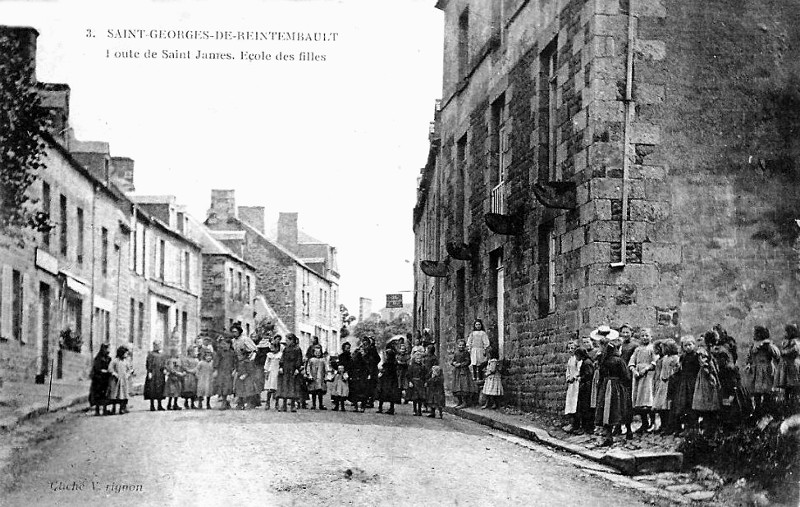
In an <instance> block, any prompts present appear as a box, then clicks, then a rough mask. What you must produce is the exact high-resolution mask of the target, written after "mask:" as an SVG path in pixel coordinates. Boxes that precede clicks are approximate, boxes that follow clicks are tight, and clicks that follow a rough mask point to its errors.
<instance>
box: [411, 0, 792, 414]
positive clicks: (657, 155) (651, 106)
mask: <svg viewBox="0 0 800 507" xmlns="http://www.w3.org/2000/svg"><path fill="white" fill-rule="evenodd" d="M436 8H438V9H440V10H441V11H442V12H443V13H444V24H445V27H444V33H445V36H444V66H443V90H442V98H441V101H440V102H439V103H438V104H437V107H436V111H435V116H434V122H433V125H432V127H431V129H430V150H429V156H428V159H427V162H426V164H425V167H424V169H423V170H422V172H421V175H420V179H419V185H418V193H417V203H416V207H415V209H414V214H413V227H414V234H415V242H416V243H415V251H416V262H415V291H414V296H415V297H414V300H415V305H414V318H415V327H416V328H418V329H419V328H422V327H428V328H430V329H432V330H433V331H434V334H435V335H436V336H437V337H438V339H439V340H440V349H441V350H442V353H443V354H449V353H451V352H452V350H453V347H454V342H455V340H456V339H457V338H461V337H464V336H466V334H467V333H468V332H469V330H470V329H471V325H472V322H473V320H474V319H476V318H481V319H483V322H484V323H485V324H486V327H487V329H488V331H489V334H490V337H491V340H492V343H493V345H494V347H495V348H496V349H499V355H500V358H501V359H503V360H504V364H505V368H504V383H505V386H506V392H507V393H508V394H507V396H508V398H509V400H508V401H510V402H512V403H515V404H518V405H520V406H523V407H527V408H536V407H538V408H548V409H556V408H558V407H559V406H563V396H564V392H565V390H566V385H565V384H564V379H563V375H564V368H565V365H566V361H567V358H568V351H567V343H568V342H569V341H570V340H571V339H575V338H577V337H581V336H585V335H587V334H588V333H589V332H590V331H591V330H592V329H593V328H595V327H597V326H599V325H602V324H609V325H612V326H615V327H616V326H619V325H621V324H623V323H630V324H632V325H633V326H636V327H649V328H652V330H653V334H654V336H655V337H657V338H663V337H675V336H679V335H682V334H699V333H701V332H703V331H705V330H707V329H709V328H710V327H711V326H713V325H714V324H716V323H720V324H722V325H723V327H725V328H726V329H727V330H728V331H729V332H730V333H731V334H732V335H733V336H735V337H736V338H737V339H738V340H739V341H740V342H745V343H746V342H747V341H748V340H749V339H750V338H751V336H752V330H753V326H754V325H766V326H768V327H770V329H772V330H773V332H774V333H775V334H780V332H781V331H780V330H782V328H783V325H784V324H786V323H787V322H793V321H796V319H797V301H798V299H799V298H798V296H800V274H799V272H798V266H800V262H798V260H799V258H798V251H800V248H799V247H800V241H798V234H800V228H798V227H797V225H796V223H795V219H796V217H797V210H798V209H800V176H798V174H800V173H798V171H799V170H800V169H799V168H800V165H798V163H799V162H800V149H798V148H800V138H798V137H797V135H796V132H797V129H798V128H800V122H798V116H797V96H798V95H797V93H798V92H797V76H798V75H800V48H798V46H797V45H791V44H786V43H785V41H786V40H791V39H792V38H793V37H796V34H797V28H796V27H797V26H798V22H800V10H798V9H797V6H796V4H795V3H794V2H790V1H788V0H782V1H777V2H765V1H751V2H746V3H737V4H736V6H735V7H734V6H732V4H731V2H724V1H706V2H697V1H695V0H673V1H670V2H665V1H663V0H625V1H622V0H619V1H618V0H601V1H586V0H556V1H524V0H504V1H496V2H485V1H481V0H438V1H437V2H436ZM792 133H794V134H792ZM447 363H448V362H447V361H443V364H444V365H445V366H446V367H447Z"/></svg>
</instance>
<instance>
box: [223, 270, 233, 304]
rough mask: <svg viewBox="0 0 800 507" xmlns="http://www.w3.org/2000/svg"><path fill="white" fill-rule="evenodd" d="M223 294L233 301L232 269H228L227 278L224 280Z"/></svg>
mask: <svg viewBox="0 0 800 507" xmlns="http://www.w3.org/2000/svg"><path fill="white" fill-rule="evenodd" d="M225 292H227V293H228V294H229V295H230V297H231V299H233V268H228V276H227V277H226V278H225Z"/></svg>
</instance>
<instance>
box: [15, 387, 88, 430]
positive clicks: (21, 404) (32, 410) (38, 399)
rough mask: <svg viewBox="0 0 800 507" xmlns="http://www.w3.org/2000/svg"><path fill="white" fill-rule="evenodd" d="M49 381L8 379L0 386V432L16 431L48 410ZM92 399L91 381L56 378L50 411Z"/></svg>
mask: <svg viewBox="0 0 800 507" xmlns="http://www.w3.org/2000/svg"><path fill="white" fill-rule="evenodd" d="M49 387H50V386H49V385H48V384H34V383H22V382H5V383H4V384H3V387H2V388H0V431H10V430H13V429H14V428H15V427H16V426H17V425H18V424H20V423H21V422H22V421H25V420H26V419H30V418H33V417H37V416H39V415H41V414H44V413H47V393H48V390H49ZM88 402H89V382H88V381H83V382H61V381H54V382H53V389H52V392H51V396H50V411H51V412H55V411H57V410H62V409H65V408H67V407H71V406H73V405H78V404H81V403H88Z"/></svg>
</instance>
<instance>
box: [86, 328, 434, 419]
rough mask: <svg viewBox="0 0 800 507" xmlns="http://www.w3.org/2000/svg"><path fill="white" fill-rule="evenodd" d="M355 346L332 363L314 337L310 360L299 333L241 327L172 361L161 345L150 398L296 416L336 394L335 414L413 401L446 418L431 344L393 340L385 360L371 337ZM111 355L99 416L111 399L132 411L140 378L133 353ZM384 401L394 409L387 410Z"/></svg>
mask: <svg viewBox="0 0 800 507" xmlns="http://www.w3.org/2000/svg"><path fill="white" fill-rule="evenodd" d="M350 348H351V345H350V344H349V343H344V344H343V346H342V351H341V353H340V354H339V355H338V356H337V357H335V358H326V357H325V355H324V354H323V350H322V347H321V346H320V345H319V343H318V341H317V340H316V339H315V340H314V342H313V343H312V344H311V345H310V346H309V347H308V349H307V350H306V353H305V355H304V354H303V353H302V352H301V351H300V348H299V346H298V339H297V337H296V336H295V335H294V334H291V333H290V334H287V335H286V339H285V341H283V338H282V337H281V336H280V335H276V336H274V337H272V338H271V339H264V340H261V341H259V342H256V341H253V340H252V339H251V338H250V337H247V336H245V335H243V333H242V329H241V326H240V325H237V324H234V325H233V326H232V327H231V333H230V334H228V335H227V336H225V337H221V338H220V339H219V340H218V341H217V343H213V342H212V341H211V339H210V338H206V339H205V340H203V342H202V343H196V344H194V345H192V346H190V347H189V348H188V350H187V351H186V354H185V355H179V354H178V350H177V349H176V348H171V349H170V351H169V355H165V354H163V353H162V352H161V343H159V342H155V343H153V349H152V351H150V352H149V353H148V355H147V359H146V364H145V367H146V371H147V374H146V378H145V385H144V393H143V394H144V398H145V399H146V400H149V402H150V410H151V411H163V410H182V409H202V408H204V407H203V400H204V399H205V408H206V409H210V408H212V406H211V398H212V397H213V396H217V398H218V403H219V408H220V409H222V410H225V409H229V408H232V405H231V403H232V402H233V401H235V403H236V406H237V408H240V409H246V408H255V407H259V406H262V405H263V406H264V408H265V409H266V410H269V409H270V408H271V407H272V406H274V408H275V409H278V410H280V411H288V410H291V411H292V412H296V411H297V408H307V407H308V400H309V398H310V400H311V404H310V409H312V410H316V409H317V408H319V410H327V407H326V406H325V403H324V396H325V395H326V394H330V397H331V401H332V402H333V410H334V411H344V410H345V404H346V402H348V401H349V402H350V403H351V404H352V407H353V410H354V411H355V412H364V410H365V409H366V408H373V407H374V403H375V402H376V401H377V402H378V413H385V414H389V415H391V414H394V413H395V411H394V408H395V407H394V405H395V403H403V402H405V403H407V402H409V401H410V402H412V403H413V412H414V415H422V409H423V407H425V408H426V409H428V410H429V411H430V414H429V416H430V417H435V413H436V410H438V412H439V417H440V418H441V417H442V408H443V407H444V403H445V395H444V378H443V374H442V369H441V367H440V366H439V365H438V359H437V357H436V355H435V349H434V347H433V346H432V345H428V346H425V345H423V344H422V342H421V340H418V342H417V344H416V345H415V346H414V347H413V348H412V349H411V350H410V351H409V350H408V347H407V346H406V344H405V343H403V341H402V340H401V341H400V342H390V343H389V344H387V346H386V349H385V351H384V354H383V358H382V359H381V356H380V354H379V353H378V351H377V349H376V347H375V341H374V339H372V338H370V337H367V338H364V339H363V340H362V341H361V343H360V344H359V346H358V347H357V348H356V350H355V351H353V353H352V354H351V352H350ZM107 349H108V347H107V346H105V345H104V346H103V347H102V348H101V352H100V353H98V357H97V358H96V360H95V366H96V367H95V370H96V374H94V373H93V376H92V378H93V382H92V390H91V392H92V394H93V396H92V397H90V398H91V399H90V402H91V404H93V405H95V406H96V407H97V413H98V415H99V409H100V407H101V406H105V404H107V403H108V401H107V400H109V399H113V400H115V401H118V402H119V403H120V405H121V407H122V408H121V411H120V413H125V412H126V411H127V398H128V393H127V385H128V381H129V377H130V375H131V374H132V373H133V372H132V370H131V369H130V367H129V365H130V362H129V361H126V357H127V354H126V353H127V349H125V348H124V347H121V348H120V354H119V356H120V357H119V359H118V360H115V361H117V362H112V361H110V360H108V358H107V356H108V353H107ZM110 363H113V364H110ZM120 368H126V369H124V371H123V370H120V371H121V373H120V374H119V377H120V378H121V379H122V380H120V381H116V378H117V377H116V374H114V375H113V376H112V381H108V380H107V379H106V381H105V382H104V383H103V382H101V379H105V378H106V376H108V375H109V374H108V371H116V370H118V369H120ZM120 383H122V384H123V390H124V392H123V393H119V394H115V395H114V396H118V398H110V397H109V395H108V390H109V389H110V387H109V384H114V385H113V386H112V387H113V388H114V389H117V387H116V386H117V385H118V384H120ZM98 393H102V396H100V395H99V394H98ZM262 393H265V401H266V403H264V402H263V401H262ZM229 398H232V399H230V400H229ZM181 399H183V407H181V406H180V403H179V401H180V400H181ZM164 400H166V407H164V405H163V401H164ZM281 402H282V403H281ZM384 403H387V404H388V405H389V406H388V410H387V411H385V412H384V410H383V406H384ZM273 404H274V405H273ZM106 412H107V411H106V410H104V413H106Z"/></svg>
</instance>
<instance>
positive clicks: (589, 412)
mask: <svg viewBox="0 0 800 507" xmlns="http://www.w3.org/2000/svg"><path fill="white" fill-rule="evenodd" d="M575 357H576V358H577V360H578V362H579V363H580V365H581V366H580V368H579V369H578V376H579V378H578V410H577V412H576V415H577V422H578V424H579V425H580V426H576V433H580V432H586V433H591V432H592V431H593V430H594V409H593V408H592V407H591V403H590V402H591V396H592V379H593V378H594V370H595V367H594V361H592V359H591V358H590V357H589V353H588V352H586V350H585V349H583V348H578V349H576V350H575Z"/></svg>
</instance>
